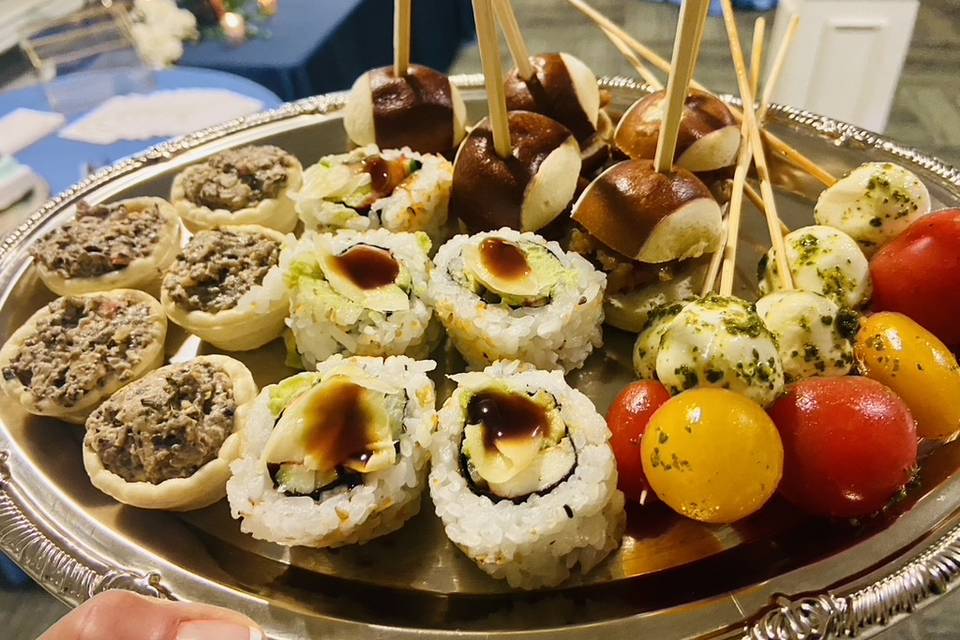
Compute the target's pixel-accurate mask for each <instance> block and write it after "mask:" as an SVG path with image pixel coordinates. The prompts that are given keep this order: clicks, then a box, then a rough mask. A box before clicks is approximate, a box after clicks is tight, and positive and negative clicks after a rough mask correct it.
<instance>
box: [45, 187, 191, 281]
mask: <svg viewBox="0 0 960 640" xmlns="http://www.w3.org/2000/svg"><path fill="white" fill-rule="evenodd" d="M179 250H180V218H179V217H178V216H177V211H176V209H174V208H173V206H172V205H171V204H170V203H169V202H167V201H166V200H164V199H162V198H128V199H126V200H119V201H117V202H112V203H110V204H98V205H89V204H87V203H86V202H80V203H79V204H78V205H77V213H76V216H75V217H74V219H73V220H71V221H70V222H68V223H66V224H65V225H63V226H61V227H57V228H56V229H54V230H53V231H51V232H49V233H48V234H46V235H45V236H43V238H41V239H40V240H39V241H38V242H37V243H36V244H35V245H34V246H33V248H32V249H31V251H30V255H31V256H32V257H33V261H34V264H35V265H36V267H37V272H38V273H39V275H40V279H41V280H43V284H45V285H46V286H47V288H48V289H50V290H51V291H53V292H54V293H56V294H57V295H60V296H70V295H79V294H82V293H92V292H94V291H107V290H110V289H121V288H128V289H147V290H150V289H154V290H155V288H156V287H157V285H159V283H160V276H161V274H162V273H163V270H164V269H166V268H167V266H169V265H170V263H171V262H173V259H174V257H175V256H176V255H177V251H179Z"/></svg>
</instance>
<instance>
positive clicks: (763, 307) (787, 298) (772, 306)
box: [756, 290, 858, 382]
mask: <svg viewBox="0 0 960 640" xmlns="http://www.w3.org/2000/svg"><path fill="white" fill-rule="evenodd" d="M756 306H757V314H758V315H759V316H760V319H761V320H762V321H763V324H764V325H765V326H766V327H767V329H769V330H770V333H772V334H773V337H774V338H776V339H777V349H778V350H779V352H780V360H781V361H782V362H783V374H784V377H785V379H786V381H787V382H796V381H797V380H803V379H804V378H811V377H813V376H824V377H826V376H844V375H846V374H847V373H849V372H850V369H851V367H852V366H853V346H852V345H851V343H850V337H851V336H853V335H855V334H856V330H857V327H858V316H857V314H856V313H855V312H853V311H850V310H848V309H841V308H840V307H839V306H837V304H836V303H835V302H833V301H832V300H830V299H829V298H827V297H825V296H823V295H820V294H819V293H813V292H812V291H800V290H795V291H778V292H776V293H771V294H769V295H766V296H764V297H762V298H760V299H759V300H758V301H757V305H756Z"/></svg>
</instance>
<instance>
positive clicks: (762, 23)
mask: <svg viewBox="0 0 960 640" xmlns="http://www.w3.org/2000/svg"><path fill="white" fill-rule="evenodd" d="M766 35H767V21H766V19H765V18H764V17H763V16H760V17H759V18H757V19H756V20H755V21H754V23H753V44H752V46H751V47H750V91H752V92H753V95H754V97H756V96H758V95H760V67H762V66H763V42H764V38H765V37H766Z"/></svg>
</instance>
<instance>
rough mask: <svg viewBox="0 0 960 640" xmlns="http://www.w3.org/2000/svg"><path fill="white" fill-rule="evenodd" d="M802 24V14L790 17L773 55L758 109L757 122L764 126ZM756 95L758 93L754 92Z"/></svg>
mask: <svg viewBox="0 0 960 640" xmlns="http://www.w3.org/2000/svg"><path fill="white" fill-rule="evenodd" d="M799 26H800V16H799V15H796V16H793V17H792V18H790V22H789V23H788V24H787V30H786V31H785V32H784V33H783V40H781V41H780V46H779V47H777V52H776V53H775V54H774V56H773V66H772V67H770V75H768V76H767V79H766V81H765V82H764V83H763V98H762V99H761V100H760V110H759V111H757V122H758V123H759V124H760V125H761V126H763V121H764V119H766V117H767V109H769V108H770V101H771V100H772V99H773V92H774V91H775V90H776V88H777V81H779V80H780V72H781V71H783V63H784V62H786V59H787V52H788V51H789V50H790V45H792V44H793V40H794V38H796V36H797V28H798V27H799ZM754 95H756V94H754Z"/></svg>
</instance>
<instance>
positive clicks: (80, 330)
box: [3, 294, 156, 407]
mask: <svg viewBox="0 0 960 640" xmlns="http://www.w3.org/2000/svg"><path fill="white" fill-rule="evenodd" d="M47 309H48V310H49V311H50V314H49V315H47V316H45V317H44V318H42V319H40V321H39V322H37V324H36V326H35V327H34V332H33V334H32V335H30V336H29V337H28V338H27V339H26V340H24V341H23V344H21V345H20V351H19V352H18V353H17V356H16V357H15V358H14V359H13V360H12V361H11V362H10V364H9V365H7V366H5V367H4V368H3V377H4V379H5V380H14V379H16V380H18V381H19V382H20V384H22V385H23V386H24V387H26V388H27V390H28V391H29V392H30V394H31V396H33V399H34V400H36V401H38V402H39V401H41V400H48V401H53V402H56V403H57V404H58V405H60V406H62V407H72V406H74V405H75V404H76V403H77V402H78V401H79V400H80V399H81V398H83V396H84V395H86V394H87V393H89V392H90V391H93V390H94V389H99V388H102V387H103V385H104V384H105V383H106V381H107V380H108V379H109V378H110V377H112V376H116V378H117V379H118V380H120V381H121V382H124V381H127V380H129V379H130V378H131V376H132V375H133V370H134V367H136V365H137V364H139V362H140V360H141V359H142V356H143V350H144V349H146V348H147V347H148V346H150V344H152V343H153V342H154V340H155V339H156V337H155V334H154V319H153V317H152V316H153V310H152V309H151V307H150V306H149V305H148V304H146V303H143V302H131V301H129V300H123V299H120V298H119V297H118V296H117V295H115V294H114V295H103V296H90V297H86V296H85V297H66V298H57V299H56V300H54V301H53V302H51V303H50V304H49V305H47Z"/></svg>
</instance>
